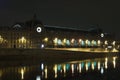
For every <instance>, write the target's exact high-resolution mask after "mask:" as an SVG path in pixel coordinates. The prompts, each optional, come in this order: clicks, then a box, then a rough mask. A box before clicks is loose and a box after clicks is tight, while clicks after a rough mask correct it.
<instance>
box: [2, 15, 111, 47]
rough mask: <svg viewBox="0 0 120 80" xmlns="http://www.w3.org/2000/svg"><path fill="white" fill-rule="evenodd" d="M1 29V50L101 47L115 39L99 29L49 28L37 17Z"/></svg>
mask: <svg viewBox="0 0 120 80" xmlns="http://www.w3.org/2000/svg"><path fill="white" fill-rule="evenodd" d="M0 28H1V29H0V47H1V48H44V47H101V46H102V45H108V41H107V40H111V39H113V36H110V35H106V34H104V33H103V31H102V29H99V28H94V29H89V30H82V29H77V28H69V27H61V26H49V25H44V24H43V23H42V22H41V21H40V20H38V19H37V18H36V16H34V17H33V18H32V19H31V20H29V21H25V22H16V23H15V24H13V25H12V26H10V27H0Z"/></svg>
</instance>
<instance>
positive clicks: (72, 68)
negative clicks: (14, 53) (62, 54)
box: [0, 57, 117, 80]
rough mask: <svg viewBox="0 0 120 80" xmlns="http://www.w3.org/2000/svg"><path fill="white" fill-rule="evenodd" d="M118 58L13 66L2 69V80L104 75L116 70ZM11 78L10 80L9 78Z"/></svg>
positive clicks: (0, 75) (39, 79) (0, 72)
mask: <svg viewBox="0 0 120 80" xmlns="http://www.w3.org/2000/svg"><path fill="white" fill-rule="evenodd" d="M116 59H117V57H106V58H97V59H89V60H80V61H71V62H66V63H61V64H49V65H47V64H44V63H40V64H38V65H32V64H31V65H25V66H11V67H1V68H0V79H1V80H5V79H6V80H15V79H17V80H28V79H30V78H32V79H36V80H41V79H48V80H49V79H54V78H61V77H67V76H74V75H76V74H82V73H85V72H90V71H98V72H100V73H101V74H104V72H105V69H108V68H109V66H110V67H111V66H112V67H113V68H116ZM7 77H10V78H7Z"/></svg>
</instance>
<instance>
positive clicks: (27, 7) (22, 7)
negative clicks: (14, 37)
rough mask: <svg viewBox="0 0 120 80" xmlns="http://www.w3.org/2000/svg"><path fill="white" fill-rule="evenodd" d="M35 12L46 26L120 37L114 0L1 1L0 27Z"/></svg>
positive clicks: (119, 19) (119, 11) (118, 8)
mask: <svg viewBox="0 0 120 80" xmlns="http://www.w3.org/2000/svg"><path fill="white" fill-rule="evenodd" d="M35 13H36V15H37V18H38V19H39V20H41V21H42V22H43V23H44V24H47V25H52V26H65V27H76V28H82V29H86V28H91V27H96V28H97V27H99V28H102V29H103V30H104V31H105V32H110V33H115V34H116V35H118V36H119V34H120V31H119V30H120V27H119V26H120V6H119V2H115V0H113V1H110V0H0V26H10V25H12V24H14V23H15V22H24V21H26V20H30V19H31V18H32V17H33V15H34V14H35ZM118 38H119V39H120V36H119V37H118Z"/></svg>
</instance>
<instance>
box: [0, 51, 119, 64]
mask: <svg viewBox="0 0 120 80" xmlns="http://www.w3.org/2000/svg"><path fill="white" fill-rule="evenodd" d="M118 54H119V53H115V52H114V53H109V52H108V53H89V52H80V51H67V50H52V49H0V60H1V61H10V60H11V61H14V60H18V61H27V60H31V61H43V62H48V63H49V62H53V63H55V61H57V62H61V61H71V60H83V59H91V58H101V57H109V56H117V55H118Z"/></svg>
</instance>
